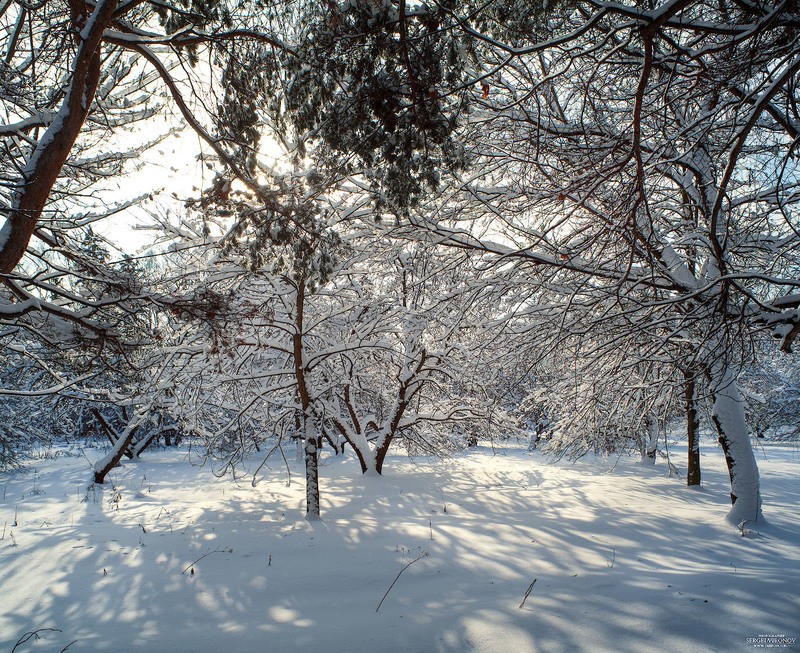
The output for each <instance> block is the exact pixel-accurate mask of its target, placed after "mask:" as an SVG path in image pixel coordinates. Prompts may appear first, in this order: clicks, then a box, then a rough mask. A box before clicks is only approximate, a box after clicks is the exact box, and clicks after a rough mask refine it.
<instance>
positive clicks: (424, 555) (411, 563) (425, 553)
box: [375, 551, 428, 612]
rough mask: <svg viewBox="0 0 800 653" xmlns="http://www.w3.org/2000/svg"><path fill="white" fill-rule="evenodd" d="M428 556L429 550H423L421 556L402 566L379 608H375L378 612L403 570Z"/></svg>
mask: <svg viewBox="0 0 800 653" xmlns="http://www.w3.org/2000/svg"><path fill="white" fill-rule="evenodd" d="M427 557H428V552H427V551H423V552H422V553H420V554H419V556H417V557H416V558H414V559H413V560H412V561H411V562H409V563H408V564H407V565H406V566H405V567H403V568H402V569H401V570H400V571H399V572H398V574H397V576H395V578H394V580H393V581H392V584H391V585H389V589H388V590H386V594H384V595H383V598H382V599H381V602H380V603H378V607H377V608H375V612H377V611H378V610H380V609H381V606H382V605H383V602H384V601H385V600H386V597H387V596H389V592H391V591H392V588H393V587H394V584H395V583H396V582H397V580H398V579H399V578H400V575H401V574H402V573H403V572H404V571H405V570H406V569H408V568H409V567H410V566H411V565H413V564H414V563H415V562H417V561H418V560H422V559H423V558H427Z"/></svg>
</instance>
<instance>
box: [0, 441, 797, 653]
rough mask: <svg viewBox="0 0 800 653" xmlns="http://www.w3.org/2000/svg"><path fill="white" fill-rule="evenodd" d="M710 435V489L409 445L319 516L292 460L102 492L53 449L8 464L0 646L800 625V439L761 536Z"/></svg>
mask: <svg viewBox="0 0 800 653" xmlns="http://www.w3.org/2000/svg"><path fill="white" fill-rule="evenodd" d="M705 449H706V452H705V454H704V458H703V464H704V470H703V473H704V488H703V489H702V490H698V489H695V490H691V489H688V488H686V487H684V486H683V484H682V483H683V482H682V479H680V478H675V477H672V478H669V477H668V476H666V474H665V472H666V467H665V465H664V464H663V463H660V464H658V465H656V467H655V469H646V468H643V467H642V466H640V465H638V464H636V463H635V461H628V460H623V461H619V462H618V463H617V464H616V465H614V463H615V462H616V461H614V460H602V461H588V462H579V463H577V464H574V465H570V464H568V463H560V464H558V465H553V464H546V463H545V462H544V461H542V459H541V458H540V457H539V455H538V454H535V453H534V454H531V453H528V452H526V451H525V450H524V448H503V449H500V450H497V451H496V452H493V451H492V449H491V448H485V447H482V448H478V449H477V450H473V451H470V452H469V453H467V454H465V455H462V456H458V457H456V458H454V459H451V460H448V461H444V462H431V461H427V460H418V461H416V463H411V462H409V461H408V460H407V459H406V458H404V457H402V456H395V457H390V458H389V459H387V463H386V468H385V471H386V476H385V477H383V478H364V477H361V476H360V475H359V474H358V473H357V466H356V464H355V462H354V461H353V460H352V459H348V460H328V461H326V464H325V466H324V467H323V470H322V479H323V492H324V498H323V510H324V518H323V521H321V522H318V523H309V522H307V521H305V520H304V519H303V518H302V517H303V507H302V506H303V487H302V482H301V480H302V479H301V477H300V476H299V475H296V476H293V478H292V483H291V485H290V486H288V487H287V484H286V472H285V470H282V469H281V464H282V463H280V464H279V462H278V461H275V463H274V464H272V463H270V464H271V466H272V467H273V469H272V471H271V472H270V474H269V476H268V478H267V479H266V480H265V481H263V482H261V483H260V484H259V485H258V486H257V487H255V488H253V487H251V485H250V483H249V482H248V480H247V479H242V480H240V481H239V482H238V483H236V482H234V481H232V480H231V479H230V478H222V479H218V478H215V477H214V476H213V475H212V473H211V470H210V469H209V468H208V467H202V468H201V467H192V466H191V465H189V464H187V462H186V458H187V453H186V452H185V451H183V452H180V451H155V452H148V453H147V454H145V456H146V457H145V459H144V460H142V461H140V462H138V463H130V462H129V463H126V464H125V466H124V467H123V468H121V469H118V470H115V471H114V472H113V473H112V475H111V480H112V483H113V487H112V485H111V484H109V485H108V486H107V487H105V488H103V489H97V490H93V491H89V492H88V493H87V489H86V488H87V479H88V478H89V477H90V470H89V465H88V462H87V460H86V459H85V458H79V457H68V458H58V459H56V460H38V461H36V462H35V463H34V464H32V465H31V466H30V467H29V468H28V469H27V470H26V471H23V472H16V473H14V474H10V475H9V474H5V475H0V492H1V493H2V501H1V502H0V529H2V531H3V533H2V535H3V537H2V540H0V652H2V653H6V652H10V651H11V650H12V648H13V647H14V645H15V643H16V642H17V641H18V639H19V638H20V637H22V636H23V635H24V634H25V633H26V632H30V631H34V630H37V629H42V628H52V629H58V631H60V632H53V631H43V632H41V633H39V634H40V636H41V639H39V640H38V641H37V640H35V639H34V638H30V639H29V640H28V641H26V642H23V643H21V644H20V645H19V646H18V647H17V649H16V651H17V653H24V652H25V651H54V652H58V651H61V650H62V649H63V648H64V647H65V646H67V645H68V644H70V642H74V644H72V645H71V646H70V647H69V649H68V650H69V651H70V653H78V652H79V651H112V652H121V651H150V652H159V651H164V652H167V651H169V652H184V651H209V652H217V651H225V650H230V651H237V652H246V651H267V652H281V651H294V650H307V651H325V653H336V652H339V651H341V652H348V653H350V652H360V651H404V652H405V651H412V652H426V651H481V652H485V653H498V652H506V651H508V652H513V653H526V652H528V651H543V652H547V653H551V652H558V651H636V652H640V651H659V652H662V651H692V652H697V651H726V652H727V651H740V650H741V651H745V650H750V649H753V648H754V644H753V643H752V642H748V641H747V640H748V638H756V637H759V636H762V635H783V636H787V637H799V636H800V564H798V561H800V524H798V517H797V499H798V489H800V452H798V451H797V450H796V449H793V448H791V447H778V446H773V447H768V448H767V449H766V450H765V451H762V452H761V453H760V454H759V463H760V467H761V471H762V485H763V494H764V500H765V513H766V515H767V517H768V519H769V520H770V522H771V524H770V526H768V527H765V528H759V527H752V528H753V530H752V532H751V533H749V534H746V535H745V536H742V535H741V534H739V533H738V532H735V531H732V530H731V529H730V528H729V527H728V526H727V525H726V524H725V522H724V520H723V517H724V514H725V512H726V510H727V507H726V501H727V500H728V497H727V487H726V483H725V480H726V476H725V471H724V465H723V461H722V457H721V455H720V454H719V452H718V451H716V450H714V449H713V445H711V444H710V443H709V444H707V446H706V447H705ZM675 453H676V452H673V455H674V454H675ZM88 455H89V457H92V458H97V457H99V452H97V451H94V452H88ZM202 556H205V557H202ZM420 556H421V557H420ZM418 557H419V558H420V559H419V560H418V561H416V562H414V563H413V564H412V565H411V566H410V567H408V568H407V569H406V570H405V571H404V572H403V573H402V575H401V576H400V577H399V579H398V580H397V582H396V583H395V585H394V586H393V587H392V589H391V591H390V592H389V594H388V596H386V598H385V600H384V601H383V604H382V605H381V606H380V610H379V611H377V612H376V608H377V607H378V604H379V602H380V601H381V599H382V597H383V596H384V594H385V593H386V591H387V589H388V588H389V586H390V585H391V583H392V581H393V580H394V579H395V577H396V576H397V574H398V572H399V571H400V570H401V569H402V568H403V566H404V565H406V564H407V563H409V562H411V561H412V560H415V559H416V558H418ZM201 558H202V559H201ZM192 572H194V573H192ZM534 580H535V581H536V582H535V584H534V586H533V588H532V590H531V591H530V595H529V596H528V598H527V599H526V600H525V603H524V605H523V606H522V607H520V603H521V602H522V600H523V597H524V595H525V593H526V590H528V588H529V587H530V584H531V583H532V582H533V581H534ZM790 648H794V649H795V650H798V651H800V643H798V644H795V645H793V646H790Z"/></svg>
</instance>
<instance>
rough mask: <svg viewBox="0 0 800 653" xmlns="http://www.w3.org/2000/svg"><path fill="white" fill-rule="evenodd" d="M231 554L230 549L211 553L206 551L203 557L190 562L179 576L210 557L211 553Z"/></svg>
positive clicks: (231, 550) (216, 550) (215, 550)
mask: <svg viewBox="0 0 800 653" xmlns="http://www.w3.org/2000/svg"><path fill="white" fill-rule="evenodd" d="M232 552H233V549H231V548H230V547H228V548H227V549H214V550H213V551H208V552H207V553H204V554H203V555H201V556H200V557H199V558H198V559H197V560H195V561H194V562H192V563H191V564H190V565H189V566H188V567H186V569H184V570H183V571H182V572H181V576H183V575H184V574H185V573H186V572H187V571H189V570H190V569H191V568H192V567H194V566H195V565H196V564H197V563H198V562H200V561H201V560H202V559H203V558H206V557H208V556H210V555H211V554H212V553H232Z"/></svg>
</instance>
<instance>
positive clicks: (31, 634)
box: [11, 628, 61, 653]
mask: <svg viewBox="0 0 800 653" xmlns="http://www.w3.org/2000/svg"><path fill="white" fill-rule="evenodd" d="M47 632H50V633H60V632H61V631H60V630H59V629H58V628H39V629H37V630H32V631H30V632H29V633H25V634H24V635H23V636H22V637H20V638H19V639H18V640H17V643H16V644H14V648H12V649H11V653H14V651H16V650H17V647H18V646H19V645H20V644H24V643H25V642H27V641H28V640H29V639H40V638H39V633H47Z"/></svg>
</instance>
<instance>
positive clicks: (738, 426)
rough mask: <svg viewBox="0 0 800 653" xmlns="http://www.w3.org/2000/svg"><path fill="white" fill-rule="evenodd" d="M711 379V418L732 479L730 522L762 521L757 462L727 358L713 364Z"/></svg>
mask: <svg viewBox="0 0 800 653" xmlns="http://www.w3.org/2000/svg"><path fill="white" fill-rule="evenodd" d="M709 380H710V390H711V396H712V399H713V400H714V406H713V409H712V411H711V417H712V419H713V421H714V426H715V427H716V429H717V434H718V436H719V443H720V445H721V446H722V451H723V452H724V453H725V462H726V463H727V465H728V473H729V475H730V479H731V504H732V505H731V509H730V511H729V512H728V515H727V517H728V521H729V522H731V523H732V524H735V525H740V524H742V522H762V521H763V517H762V514H761V489H760V483H759V474H758V465H757V464H756V457H755V454H754V453H753V446H752V445H751V444H750V434H749V433H748V431H747V422H746V421H745V417H744V405H743V400H742V395H741V393H740V392H739V387H738V385H737V383H736V380H735V378H734V376H733V374H732V373H731V370H730V368H729V366H728V364H727V363H726V362H725V361H722V360H718V361H714V362H713V363H712V364H711V366H710V369H709Z"/></svg>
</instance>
